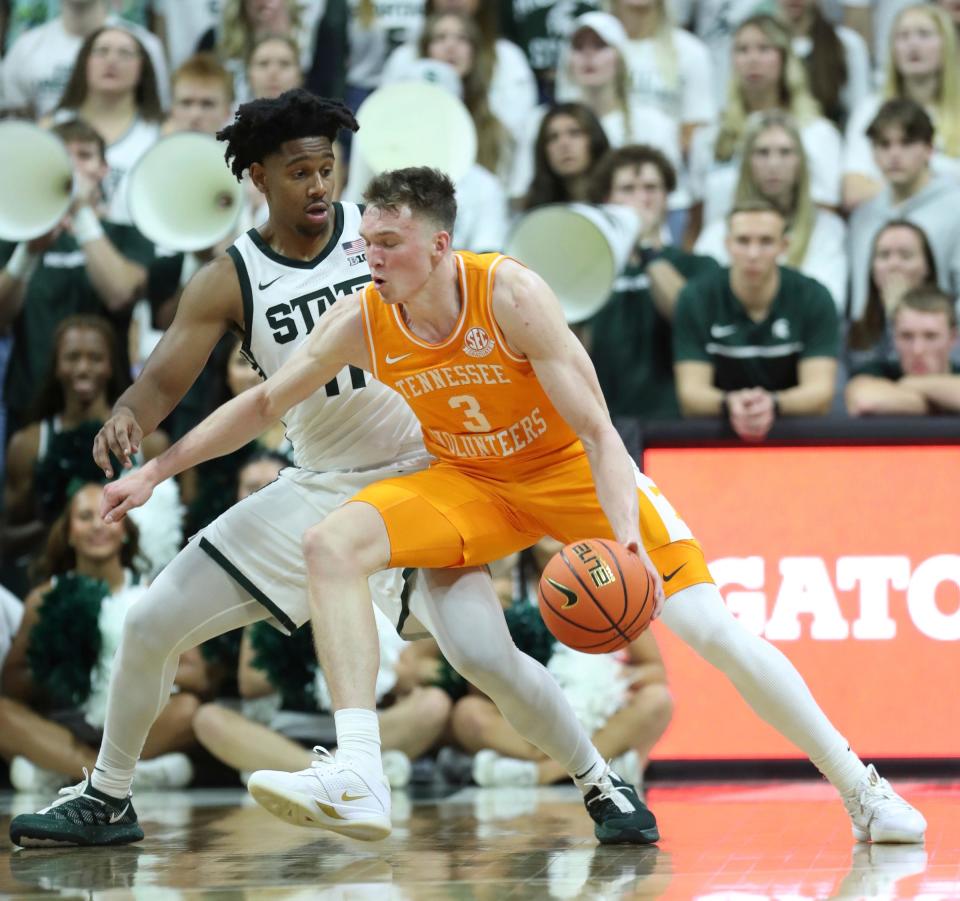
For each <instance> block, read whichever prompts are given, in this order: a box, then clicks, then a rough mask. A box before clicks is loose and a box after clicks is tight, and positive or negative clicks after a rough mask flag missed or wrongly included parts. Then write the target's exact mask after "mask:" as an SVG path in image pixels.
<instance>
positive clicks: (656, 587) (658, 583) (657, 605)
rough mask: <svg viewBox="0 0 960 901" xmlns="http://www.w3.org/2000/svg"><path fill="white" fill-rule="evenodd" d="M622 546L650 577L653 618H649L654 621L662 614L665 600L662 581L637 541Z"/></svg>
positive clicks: (644, 549)
mask: <svg viewBox="0 0 960 901" xmlns="http://www.w3.org/2000/svg"><path fill="white" fill-rule="evenodd" d="M624 546H625V547H626V549H627V550H628V551H630V552H631V553H634V554H636V555H637V556H638V557H639V558H640V562H641V563H642V564H643V566H644V569H646V571H647V573H648V575H649V576H650V581H651V584H652V585H653V616H651V617H650V619H656V618H657V617H658V616H659V615H660V614H661V613H662V612H663V604H664V601H665V600H666V597H665V596H664V593H663V580H662V579H661V578H660V571H659V570H658V569H657V568H656V567H655V566H654V565H653V561H652V560H651V559H650V556H649V555H648V554H647V551H646V548H644V546H643V545H642V544H640V542H639V541H627V542H624Z"/></svg>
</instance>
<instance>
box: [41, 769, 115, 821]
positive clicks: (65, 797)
mask: <svg viewBox="0 0 960 901" xmlns="http://www.w3.org/2000/svg"><path fill="white" fill-rule="evenodd" d="M89 784H90V774H89V773H88V772H87V768H86V767H84V768H83V782H78V783H77V784H76V785H68V786H67V787H66V788H61V789H60V791H59V792H58V794H59V795H60V797H59V798H57V800H56V801H54V802H53V803H52V804H51V805H50V806H49V807H44V808H43V810H41V811H40V813H47V812H48V811H51V810H53V808H54V807H59V806H60V805H61V804H66V803H67V802H68V801H74V800H76V799H77V798H79V797H80V796H81V795H82V794H84V792H86V790H87V786H88V785H89ZM87 797H88V798H89V799H90V800H91V801H96V802H97V803H98V804H101V805H102V804H103V803H104V802H103V801H101V800H100V798H95V797H94V796H93V795H87Z"/></svg>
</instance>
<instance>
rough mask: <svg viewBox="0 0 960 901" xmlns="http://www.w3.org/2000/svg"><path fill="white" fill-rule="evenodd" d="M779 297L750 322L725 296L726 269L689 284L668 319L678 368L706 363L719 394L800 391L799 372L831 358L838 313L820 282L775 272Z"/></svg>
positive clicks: (734, 300) (835, 345)
mask: <svg viewBox="0 0 960 901" xmlns="http://www.w3.org/2000/svg"><path fill="white" fill-rule="evenodd" d="M779 269H780V289H779V290H778V291H777V295H776V297H774V299H773V303H772V304H771V306H770V311H769V312H768V313H767V315H766V316H765V317H764V318H763V319H762V320H761V321H759V322H755V321H754V320H753V319H751V318H750V316H748V315H747V311H746V310H745V309H744V307H743V304H742V303H740V301H739V300H738V299H737V298H736V297H735V296H734V293H733V291H732V290H731V289H730V269H729V268H723V269H718V270H717V271H716V272H714V273H711V274H709V275H706V276H703V277H701V278H697V279H694V280H693V281H690V282H687V284H686V286H685V287H684V289H683V290H682V291H681V292H680V297H679V298H678V299H677V309H676V312H675V313H674V317H673V357H674V360H676V362H678V363H682V362H684V361H691V362H692V361H698V362H704V363H712V364H713V367H714V372H713V384H714V387H716V388H719V389H721V390H722V391H737V390H739V389H741V388H765V389H766V390H767V391H783V390H784V389H786V388H793V387H795V386H796V385H797V384H799V376H798V364H799V363H800V361H801V360H803V359H807V358H808V357H836V356H837V352H838V347H839V342H840V329H839V324H838V322H837V308H836V305H835V304H834V302H833V300H832V298H831V297H830V293H829V292H828V291H827V289H826V288H824V287H823V285H821V284H820V283H819V282H818V281H816V280H815V279H812V278H808V277H807V276H805V275H801V274H800V273H799V272H797V271H796V270H795V269H788V268H786V267H784V266H780V267H779Z"/></svg>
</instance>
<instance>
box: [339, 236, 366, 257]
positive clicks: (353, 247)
mask: <svg viewBox="0 0 960 901" xmlns="http://www.w3.org/2000/svg"><path fill="white" fill-rule="evenodd" d="M340 246H341V247H342V248H343V252H344V253H345V254H347V256H349V255H350V254H353V253H363V251H364V248H365V247H366V243H365V242H364V240H363V238H356V239H355V240H353V241H344V243H343V244H341V245H340Z"/></svg>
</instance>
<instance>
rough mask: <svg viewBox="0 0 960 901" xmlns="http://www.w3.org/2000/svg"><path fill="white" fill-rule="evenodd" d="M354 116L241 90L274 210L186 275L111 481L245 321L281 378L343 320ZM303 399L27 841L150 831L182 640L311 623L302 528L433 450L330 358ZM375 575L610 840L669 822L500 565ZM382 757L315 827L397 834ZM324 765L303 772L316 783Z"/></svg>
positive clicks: (643, 836)
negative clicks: (87, 762) (92, 755)
mask: <svg viewBox="0 0 960 901" xmlns="http://www.w3.org/2000/svg"><path fill="white" fill-rule="evenodd" d="M341 128H351V129H355V128H356V122H355V121H354V119H353V116H352V115H351V114H350V112H349V111H348V110H347V109H346V107H343V106H341V105H340V104H338V103H333V102H330V101H325V100H322V99H320V98H317V97H314V96H313V95H311V94H309V93H307V92H306V91H291V92H288V93H287V94H284V95H282V96H281V97H279V98H277V99H276V100H257V101H254V102H252V103H249V104H244V105H243V106H241V108H240V110H239V112H238V115H237V118H236V121H235V122H234V124H233V125H231V126H229V127H228V128H226V129H224V130H223V131H222V132H221V133H220V135H218V137H220V138H221V140H225V141H226V142H227V159H228V161H230V162H231V165H232V168H233V171H234V173H235V174H236V175H237V177H238V178H239V177H240V176H241V175H242V173H243V172H244V171H245V170H249V172H250V177H251V179H252V180H253V182H254V184H255V185H256V186H257V188H258V189H259V190H260V191H261V192H262V193H263V194H264V195H265V196H266V199H267V205H268V207H269V212H270V216H269V219H268V221H267V222H266V223H265V224H264V225H262V226H260V227H259V228H258V229H252V230H251V231H249V232H248V233H247V234H246V235H243V236H241V237H240V238H238V240H237V241H236V242H235V243H234V244H233V245H232V246H231V247H230V248H229V249H228V251H227V254H226V255H225V256H223V257H221V258H218V259H217V260H214V261H213V262H212V263H210V264H209V265H208V266H206V267H205V268H204V269H202V270H201V271H200V272H198V273H197V275H196V276H195V277H194V279H193V280H192V281H191V282H190V283H189V284H188V286H187V287H186V288H185V290H184V292H183V295H182V297H181V299H180V303H179V307H178V310H177V315H176V319H175V321H174V323H173V325H172V326H171V327H170V328H169V329H168V330H167V332H166V334H165V335H164V337H163V339H162V340H161V342H160V344H159V345H158V347H157V349H156V350H155V351H154V353H153V355H152V356H151V357H150V360H149V361H148V363H147V366H146V367H145V369H144V371H143V373H142V374H141V376H140V378H139V379H138V380H137V382H136V384H135V385H134V386H133V387H132V388H130V389H129V390H128V391H127V392H125V393H124V395H123V396H122V397H121V398H120V399H119V401H118V402H117V405H116V407H115V408H114V413H113V416H112V417H111V419H110V420H109V421H108V422H107V423H106V424H105V425H104V427H103V429H102V431H101V432H100V434H99V435H98V437H97V441H96V446H95V448H94V456H95V458H96V460H97V462H98V463H99V464H100V465H101V467H102V468H103V469H104V471H105V472H106V473H107V475H108V476H109V475H111V474H112V471H111V470H112V467H111V463H110V458H109V454H108V452H109V451H113V452H114V453H115V454H116V456H117V457H118V459H120V460H121V461H122V462H123V463H124V464H128V462H129V458H130V456H131V455H132V454H133V453H134V452H135V451H136V450H137V448H138V446H139V444H140V442H141V440H142V436H143V435H144V434H149V433H150V432H152V431H153V430H154V429H155V428H156V427H157V425H158V424H159V423H160V422H161V421H162V420H163V419H164V418H165V417H166V416H167V415H168V414H169V413H170V411H171V410H172V409H173V407H174V406H175V405H176V404H177V403H178V402H179V401H180V399H181V398H182V397H183V395H184V394H185V393H186V391H187V389H188V388H189V387H190V385H191V384H192V383H193V381H194V380H195V379H196V377H197V375H198V373H199V372H200V370H201V368H202V367H203V364H204V362H205V361H206V359H207V357H208V356H209V354H210V351H211V350H212V349H213V347H214V345H215V344H216V342H217V341H218V339H219V338H220V337H221V335H222V334H223V333H224V332H225V331H226V330H227V329H228V328H229V329H233V330H234V331H236V332H238V333H239V334H241V335H242V337H243V350H244V352H245V354H246V355H247V357H248V359H250V361H251V362H252V364H253V365H254V366H255V367H256V368H257V369H258V370H259V371H260V372H261V374H263V375H264V376H266V375H267V374H271V373H276V372H278V371H280V370H281V369H284V368H285V363H286V362H287V361H288V360H289V359H290V358H291V357H293V356H295V352H296V351H297V348H298V347H300V346H301V345H303V344H306V343H309V341H308V334H309V333H310V332H311V330H313V329H315V328H316V327H317V325H318V323H319V324H321V325H322V323H323V322H324V321H325V320H326V319H327V318H329V317H331V316H334V317H335V318H336V312H337V310H338V308H339V306H340V304H341V303H343V300H339V301H338V300H337V298H338V296H342V295H344V294H349V292H350V291H352V290H354V289H355V288H356V287H357V286H360V285H363V284H365V283H367V282H369V280H370V272H369V268H368V265H367V262H366V258H365V255H364V246H363V244H364V242H363V239H362V238H361V237H360V235H359V231H358V229H359V226H360V221H361V218H360V217H361V210H360V208H359V207H357V206H356V205H354V204H338V203H333V202H332V201H331V200H330V195H331V194H332V189H333V167H334V156H333V141H334V139H335V137H336V135H337V132H338V131H339V130H340V129H341ZM335 301H337V302H336V303H335ZM302 401H303V402H302V403H300V404H298V405H296V406H295V407H293V408H292V409H291V410H289V411H288V412H287V414H286V416H285V422H286V426H287V434H288V436H289V437H290V439H291V441H292V443H293V446H294V458H295V461H296V466H294V467H291V468H289V469H286V470H283V472H282V473H281V475H280V477H279V478H278V479H277V480H276V481H275V482H273V483H271V484H270V485H268V486H267V487H265V488H263V489H261V490H260V491H258V492H256V493H255V494H253V495H252V496H251V497H249V498H247V499H245V500H243V501H241V502H240V503H238V504H237V505H235V506H234V507H232V508H231V509H230V510H228V511H227V512H226V513H225V514H224V515H222V516H221V517H219V518H218V519H217V520H216V521H214V522H213V523H212V524H211V525H210V526H208V527H207V528H206V529H204V530H203V531H202V532H201V533H200V535H199V536H196V537H195V538H194V539H193V540H192V541H191V542H190V544H189V545H188V546H187V547H186V548H185V549H184V550H183V551H182V552H181V553H180V554H179V555H178V556H177V558H176V559H175V560H174V561H173V562H172V563H171V564H170V565H169V566H168V567H167V568H166V569H165V570H164V571H163V572H162V573H161V574H160V576H159V577H158V578H157V580H156V581H155V582H154V583H153V585H151V586H150V589H149V590H148V592H147V594H146V595H145V596H144V598H143V599H141V600H140V601H138V603H137V604H136V605H135V607H134V608H133V609H132V610H131V612H130V615H129V616H128V617H127V619H126V622H125V625H124V633H123V638H122V642H121V645H120V648H119V650H118V652H117V657H116V662H115V665H114V668H113V673H112V678H111V685H110V695H109V701H108V709H107V718H106V723H105V725H104V736H103V742H102V744H101V747H100V751H99V754H98V757H97V763H96V767H95V769H94V772H93V773H92V774H91V775H90V776H89V778H87V779H85V780H84V781H83V782H81V783H80V784H79V785H77V786H73V787H71V788H67V789H64V790H63V791H62V792H61V797H60V798H59V799H58V800H57V801H55V802H54V803H53V804H51V805H50V806H49V807H46V808H44V809H43V810H41V811H40V812H39V813H35V814H24V815H21V816H18V817H15V818H14V819H13V821H12V822H11V824H10V837H11V840H12V841H13V842H14V843H15V844H18V845H50V844H67V845H103V844H124V843H127V842H134V841H139V840H140V839H142V838H143V830H142V828H141V827H140V824H139V822H138V820H137V814H136V812H135V810H134V807H133V803H132V800H131V798H130V786H131V783H132V780H133V775H134V768H135V765H136V762H137V759H138V757H139V755H140V752H141V750H142V748H143V744H144V741H145V738H146V735H147V732H148V730H149V728H150V726H151V724H152V723H153V721H154V719H155V718H156V716H157V714H158V713H159V711H160V710H161V709H162V708H163V706H164V704H165V702H166V700H167V698H169V696H170V689H171V686H172V683H173V677H174V675H175V673H176V669H177V661H178V658H179V655H180V654H181V653H182V652H183V651H185V650H187V649H189V648H192V647H194V646H196V645H197V644H199V643H201V642H203V641H206V640H208V639H210V638H212V637H214V636H216V635H220V634H222V633H223V632H226V631H228V630H231V629H237V628H240V627H243V626H245V625H248V624H249V623H252V622H256V621H258V620H261V619H264V618H267V617H272V618H273V621H274V623H275V624H277V625H279V626H280V627H281V628H283V629H284V630H286V631H287V632H292V631H293V630H294V629H295V628H296V627H297V626H299V625H301V624H302V623H304V622H305V621H306V620H307V619H308V618H309V616H310V611H309V606H308V597H307V572H306V568H305V565H304V559H303V553H302V536H303V534H304V532H305V531H306V530H307V529H308V528H309V527H310V526H312V525H315V524H316V523H318V522H320V521H321V520H322V519H323V517H324V516H325V515H326V514H327V513H329V512H330V511H331V510H333V509H334V508H336V506H337V505H338V504H340V503H343V502H344V501H346V500H348V499H349V498H350V497H351V496H352V495H353V494H355V493H356V492H357V491H359V490H360V489H361V488H362V487H364V486H366V485H369V484H371V483H373V482H376V481H378V480H380V479H382V478H385V477H387V476H391V475H398V474H399V473H401V472H404V471H413V470H416V469H421V468H423V467H424V465H426V463H427V462H428V460H429V457H428V455H427V453H426V451H425V449H424V446H423V440H422V437H421V434H420V429H419V426H418V423H417V421H416V419H415V418H414V415H413V413H412V412H411V410H410V408H409V406H408V405H407V404H406V403H405V402H404V401H403V400H402V398H400V397H399V396H398V395H397V394H396V393H394V392H393V391H391V390H389V389H388V388H386V387H384V386H383V385H382V384H380V383H378V382H376V381H374V380H371V379H369V376H367V375H366V374H365V373H364V372H363V371H361V370H360V369H356V368H352V367H351V368H347V367H342V368H341V367H337V369H336V370H331V372H330V376H329V377H328V378H327V379H325V380H324V382H323V384H319V385H318V386H317V391H316V392H314V393H311V396H309V397H308V396H307V395H304V397H303V398H302ZM257 434H260V433H259V432H257ZM253 437H255V436H253V435H252V436H251V438H253ZM404 576H408V578H406V579H404ZM405 582H406V586H405V585H404V583H405ZM370 587H371V591H372V594H373V597H374V599H375V601H376V603H377V604H378V605H379V606H380V607H381V608H382V609H383V610H384V612H385V613H386V614H387V616H389V617H391V618H392V621H393V622H394V623H397V624H398V628H399V627H404V626H409V624H411V623H413V622H415V621H419V624H420V625H422V626H424V627H425V628H426V629H427V630H428V631H430V632H431V633H432V634H433V635H434V636H435V637H436V639H437V642H438V644H439V646H440V648H441V651H442V652H443V654H444V655H445V656H446V657H447V659H448V660H449V661H450V663H451V665H453V666H454V667H455V668H456V669H457V670H458V671H459V672H460V673H461V674H462V675H463V676H464V677H465V678H466V679H468V680H469V681H471V682H473V683H474V684H475V685H476V686H477V687H478V688H479V689H480V690H481V691H483V692H484V693H485V694H486V695H488V696H489V697H490V698H491V699H492V700H493V701H494V702H495V703H496V704H497V706H498V707H499V708H500V709H501V711H502V712H503V714H504V716H505V717H506V718H507V719H508V721H509V722H510V723H511V725H513V727H514V728H515V729H516V730H517V731H518V732H520V733H521V734H522V735H523V736H524V738H526V739H527V740H528V741H530V742H531V743H532V744H534V745H536V746H537V747H538V748H540V749H541V750H543V751H544V753H546V754H547V755H548V756H550V757H551V758H553V759H554V760H556V761H557V762H558V763H560V764H561V765H562V766H563V767H564V769H565V770H566V771H567V772H569V773H570V774H571V775H572V776H573V777H574V779H575V781H576V783H577V785H578V786H579V787H580V789H581V791H582V793H583V795H584V803H585V804H586V808H587V811H588V813H589V815H590V816H591V817H592V819H593V820H594V822H595V831H596V833H597V837H598V838H599V839H600V840H601V841H604V842H624V843H638V844H643V843H649V842H652V841H656V840H657V838H658V837H659V833H658V832H657V826H656V821H655V819H654V817H653V816H652V814H651V813H650V812H649V810H647V808H646V807H645V806H644V805H643V803H642V802H641V801H640V799H639V798H638V797H637V795H636V792H635V790H634V789H633V788H632V787H631V786H628V785H626V784H625V783H623V782H622V781H621V780H620V779H619V778H618V777H617V776H616V774H614V773H613V772H611V770H610V768H609V767H608V766H607V765H606V763H605V762H604V761H603V759H602V758H601V757H600V754H599V752H598V751H597V749H596V748H595V747H594V746H593V744H592V743H591V742H590V740H589V738H588V736H587V735H586V734H585V733H584V732H583V729H582V728H581V727H580V724H579V722H578V721H577V719H576V717H575V715H574V713H573V711H572V709H571V708H570V706H569V704H568V703H567V702H566V700H565V698H564V697H563V694H562V693H561V691H560V689H559V687H558V686H557V684H556V683H555V682H554V681H553V679H552V677H551V676H550V675H549V674H548V673H547V671H546V670H545V669H544V668H543V667H542V666H541V665H540V664H539V663H537V662H535V661H534V660H533V659H532V658H530V657H528V656H527V655H525V654H522V653H520V652H519V651H518V650H517V648H516V646H515V645H514V644H513V642H512V640H511V638H510V633H509V631H508V630H507V626H506V622H505V620H504V616H503V611H502V608H501V607H500V603H499V601H498V600H497V596H496V593H495V591H494V589H493V585H492V583H491V581H490V577H489V575H488V574H487V573H486V571H485V570H483V569H479V568H472V569H463V570H457V571H438V572H434V573H430V572H426V571H424V572H419V573H415V572H411V573H409V574H407V573H404V574H401V571H399V570H390V571H385V572H383V573H380V574H378V575H377V576H375V577H374V578H373V579H372V580H371V585H370ZM368 597H369V595H368ZM408 611H409V612H412V614H413V615H412V616H409V617H407V613H408ZM316 629H317V627H316V626H315V627H314V632H315V633H316ZM406 631H407V630H406V629H404V632H406ZM366 713H367V711H365V710H364V711H360V712H359V714H356V715H355V714H353V713H352V712H351V711H346V712H343V713H337V714H336V721H337V729H338V734H339V736H340V738H341V740H342V741H343V742H344V743H345V745H347V746H349V744H350V741H351V736H354V737H355V739H357V738H359V739H360V741H361V742H362V741H363V739H362V736H363V735H364V734H365V731H366V729H367V726H366V723H365V718H364V716H363V714H366ZM373 715H374V716H375V714H373ZM377 753H379V751H378V752H377ZM320 756H321V759H327V757H324V755H323V754H321V755H320ZM345 756H346V755H344V759H345ZM317 765H318V766H319V765H320V763H319V762H318V764H317ZM376 770H377V772H376V774H375V775H373V776H371V777H370V778H369V780H368V781H364V782H360V783H357V782H356V781H355V782H352V783H350V784H349V785H345V786H344V794H343V798H341V797H340V796H339V795H338V797H337V798H336V799H335V800H334V801H333V802H332V803H331V804H329V805H326V803H325V802H323V801H320V803H321V804H324V805H325V807H326V809H327V811H329V813H325V812H324V810H323V809H322V808H320V807H317V805H316V802H314V801H313V800H310V801H309V803H308V804H307V806H306V809H305V810H304V811H303V813H304V819H303V822H307V821H310V820H311V818H313V819H314V820H316V819H318V818H319V819H323V820H324V822H329V823H330V824H332V826H333V827H334V828H336V829H337V830H338V831H340V832H343V833H344V834H347V835H353V836H354V837H358V838H377V837H382V836H383V835H386V834H388V833H389V831H390V817H389V788H388V786H387V784H386V782H385V780H383V773H382V770H381V769H380V763H379V762H378V764H377V767H376ZM311 772H312V768H311V770H308V771H307V778H305V779H303V780H302V781H304V782H306V783H308V784H309V782H310V773H311ZM346 788H349V789H350V792H352V796H351V795H350V794H346V792H345V789H346ZM364 798H367V799H369V800H367V801H366V802H364V801H363V800H362V799H364ZM348 799H349V800H348ZM358 813H359V815H355V814H358ZM313 824H314V825H316V822H314V823H313Z"/></svg>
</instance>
